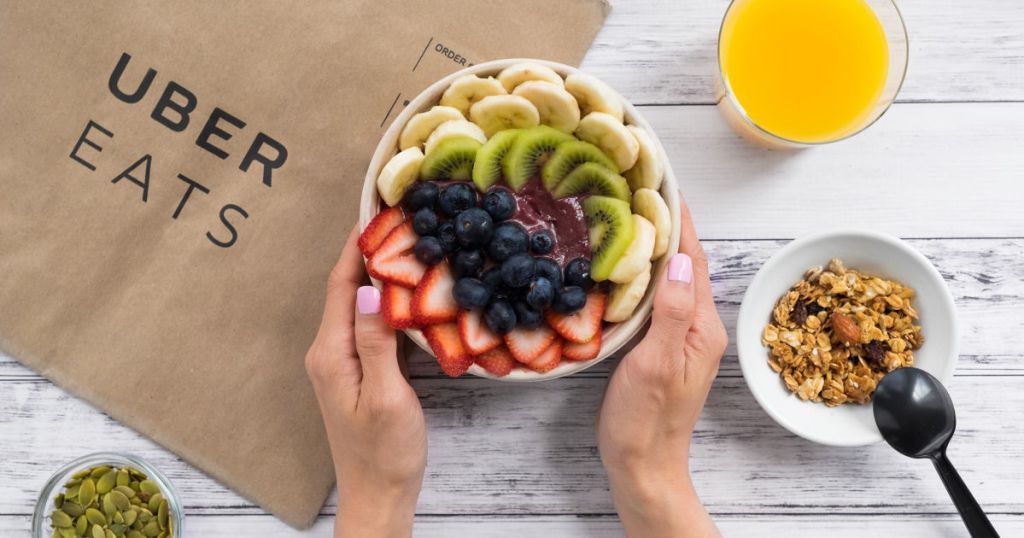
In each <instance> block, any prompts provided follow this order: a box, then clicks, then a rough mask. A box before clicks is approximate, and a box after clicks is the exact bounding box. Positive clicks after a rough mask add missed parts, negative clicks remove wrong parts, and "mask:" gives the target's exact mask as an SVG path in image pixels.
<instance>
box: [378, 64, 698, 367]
mask: <svg viewBox="0 0 1024 538" xmlns="http://www.w3.org/2000/svg"><path fill="white" fill-rule="evenodd" d="M525 62H530V63H537V64H540V65H544V66H546V67H549V68H551V69H553V70H554V71H555V72H556V73H558V74H559V75H561V76H562V77H563V78H565V77H567V76H569V75H571V74H573V73H583V74H588V73H586V72H584V71H582V70H580V69H577V68H575V67H572V66H570V65H566V64H562V63H558V62H552V61H548V60H540V59H535V58H507V59H500V60H493V61H488V62H483V63H479V64H476V65H474V66H471V67H467V68H464V69H461V70H459V71H456V72H454V73H451V74H450V75H448V76H445V77H443V78H441V79H439V80H437V81H436V82H434V83H433V84H431V85H430V86H428V87H427V88H426V89H424V90H423V91H422V92H420V93H419V94H418V95H417V96H416V97H415V98H414V99H412V100H411V101H409V104H408V105H406V106H405V108H404V109H403V110H402V111H401V112H400V113H399V114H398V115H397V116H395V119H394V121H392V122H391V125H390V126H389V127H388V129H387V130H386V131H385V132H384V135H383V136H381V139H380V141H379V142H378V143H377V147H376V149H375V150H374V153H373V157H372V158H371V159H370V164H369V166H368V167H367V171H366V176H365V178H364V181H363V190H362V195H361V198H360V203H359V229H360V230H364V229H366V226H367V224H369V222H370V220H371V219H372V218H373V217H374V216H376V215H377V213H378V212H379V211H380V207H381V205H382V200H381V199H380V196H379V195H378V193H377V176H378V175H379V173H380V170H381V169H382V168H383V167H384V165H385V164H386V163H387V161H388V160H389V159H390V158H391V157H392V156H394V155H395V154H397V153H398V137H399V135H400V134H401V132H402V129H403V128H404V127H405V125H406V123H408V121H409V119H410V118H412V117H413V116H414V115H415V114H417V113H419V112H422V111H425V110H427V109H429V108H430V107H432V106H435V105H437V104H438V102H439V101H440V98H441V94H442V93H444V90H446V89H447V88H448V86H450V85H451V83H452V81H454V80H455V79H456V78H459V77H461V76H464V75H480V76H495V75H497V74H498V72H500V71H501V70H502V69H504V68H506V67H509V66H511V65H515V64H518V63H525ZM588 76H593V75H589V74H588ZM595 78H597V77H595ZM606 84H607V83H606ZM609 88H611V86H609ZM612 91H613V92H614V93H615V95H616V96H618V97H619V98H620V99H621V100H622V103H623V109H624V113H625V114H624V123H625V124H626V125H635V126H637V127H639V128H641V129H643V130H645V131H646V132H647V134H648V135H650V137H651V140H653V141H654V145H655V147H656V149H657V151H658V155H659V158H660V159H661V161H662V163H663V164H664V169H665V173H664V179H663V180H662V183H661V188H660V189H659V194H661V196H662V198H664V199H665V201H666V204H667V205H668V208H669V213H670V215H671V221H672V235H671V237H670V239H669V249H668V252H666V253H665V254H664V255H662V256H661V257H660V258H658V260H657V261H655V263H654V268H653V269H652V271H653V275H652V278H651V283H650V284H648V287H647V291H646V293H645V294H644V298H643V299H642V300H641V301H640V305H639V306H637V309H636V311H634V312H633V315H632V316H630V317H629V319H627V320H626V321H622V322H619V323H612V324H610V325H609V326H608V328H607V329H605V331H604V334H603V335H602V342H601V351H600V353H599V354H598V356H597V357H596V358H594V359H591V360H589V361H562V362H561V364H559V365H558V366H557V367H555V368H554V369H553V370H551V371H550V372H544V373H540V372H534V371H531V370H526V369H523V368H517V369H514V370H512V372H510V373H509V374H508V375H506V376H502V377H498V376H495V375H493V374H491V373H489V372H487V371H486V370H484V369H483V367H481V366H480V365H478V364H473V365H472V366H470V368H469V371H468V373H470V374H472V375H475V376H477V377H483V378H487V379H493V380H497V381H505V382H537V381H549V380H552V379H558V378H560V377H565V376H568V375H572V374H575V373H578V372H582V371H583V370H586V369H588V368H590V367H592V366H594V365H595V364H597V363H599V362H601V361H603V360H605V359H607V358H608V357H610V356H612V355H614V354H615V353H616V352H618V351H619V350H620V349H621V348H622V347H623V346H624V345H626V344H627V343H629V342H630V340H632V339H633V337H634V336H636V335H637V334H638V333H640V331H641V330H642V329H643V328H644V327H645V326H646V325H647V321H648V320H649V319H650V317H651V309H652V307H653V303H654V293H653V292H654V288H655V285H656V283H657V282H658V281H659V280H660V277H661V275H662V274H663V273H664V271H665V265H666V264H667V262H668V259H669V258H671V257H672V255H674V254H676V253H677V252H678V251H679V234H680V217H681V215H680V208H679V200H680V196H679V187H678V183H677V181H676V176H675V173H674V172H673V170H672V165H671V163H670V162H669V160H668V157H667V155H666V153H665V148H664V147H663V146H662V144H661V140H660V139H659V138H658V135H657V133H655V132H654V129H652V128H651V126H650V124H649V123H647V120H646V119H645V118H644V117H643V116H642V115H641V114H640V112H639V111H637V109H636V107H634V106H633V104H632V103H630V102H629V101H628V100H627V99H626V98H625V97H623V96H622V94H620V93H619V92H618V91H617V90H615V89H614V88H612ZM365 262H366V260H365V259H364V260H363V263H364V265H365ZM371 280H372V281H373V284H374V285H375V286H377V287H378V288H379V287H380V285H381V282H380V281H379V280H377V279H374V278H371ZM402 331H403V332H404V333H405V334H406V336H408V337H409V339H410V340H412V341H413V342H415V343H416V345H417V346H419V347H420V348H421V349H423V350H424V351H425V352H427V354H429V355H430V356H431V357H434V353H433V351H431V349H430V346H429V345H428V344H427V341H426V338H425V337H424V336H423V333H422V332H421V331H420V330H419V329H403V330H402Z"/></svg>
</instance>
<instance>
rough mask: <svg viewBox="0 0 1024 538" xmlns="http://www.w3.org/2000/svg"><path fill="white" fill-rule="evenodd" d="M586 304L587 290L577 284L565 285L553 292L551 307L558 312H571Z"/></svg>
mask: <svg viewBox="0 0 1024 538" xmlns="http://www.w3.org/2000/svg"><path fill="white" fill-rule="evenodd" d="M585 304H587V292H585V291H583V288H581V287H579V286H566V287H564V288H562V289H560V290H558V293H556V294H555V300H554V302H552V303H551V309H552V310H554V311H555V312H558V313H559V314H572V313H573V312H576V311H577V310H579V309H581V308H583V305H585Z"/></svg>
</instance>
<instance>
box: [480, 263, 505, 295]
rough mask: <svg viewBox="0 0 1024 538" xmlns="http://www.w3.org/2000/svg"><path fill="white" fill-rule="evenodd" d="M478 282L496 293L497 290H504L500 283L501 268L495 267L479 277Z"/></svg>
mask: <svg viewBox="0 0 1024 538" xmlns="http://www.w3.org/2000/svg"><path fill="white" fill-rule="evenodd" d="M480 280H482V281H483V282H484V284H487V285H488V286H490V287H491V289H492V290H494V291H495V292H497V291H498V290H499V288H504V287H505V285H504V284H502V282H501V266H500V265H495V266H493V267H491V268H489V269H487V270H486V271H484V272H483V274H481V275H480Z"/></svg>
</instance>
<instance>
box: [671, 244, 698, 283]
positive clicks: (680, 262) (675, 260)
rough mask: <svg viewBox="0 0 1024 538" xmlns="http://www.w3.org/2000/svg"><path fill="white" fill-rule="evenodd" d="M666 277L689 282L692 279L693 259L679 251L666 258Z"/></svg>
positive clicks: (675, 280) (674, 280)
mask: <svg viewBox="0 0 1024 538" xmlns="http://www.w3.org/2000/svg"><path fill="white" fill-rule="evenodd" d="M668 279H669V280H671V281H673V282H684V283H686V284H689V283H690V282H692V281H693V260H691V259H690V257H689V256H687V255H686V254H683V253H682V252H680V253H679V254H676V255H674V256H672V257H671V258H669V260H668Z"/></svg>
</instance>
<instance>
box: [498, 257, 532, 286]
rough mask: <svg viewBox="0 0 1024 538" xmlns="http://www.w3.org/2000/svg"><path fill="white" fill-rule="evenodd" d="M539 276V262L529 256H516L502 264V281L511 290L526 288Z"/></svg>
mask: <svg viewBox="0 0 1024 538" xmlns="http://www.w3.org/2000/svg"><path fill="white" fill-rule="evenodd" d="M536 274H537V261H536V260H534V259H533V256H530V255H529V254H523V253H520V254H515V255H513V256H512V257H510V258H509V259H507V260H505V263H503V264H501V281H502V283H504V284H505V285H506V286H508V287H510V288H524V287H526V286H527V285H528V284H529V283H530V281H531V280H533V277H534V275H536Z"/></svg>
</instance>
